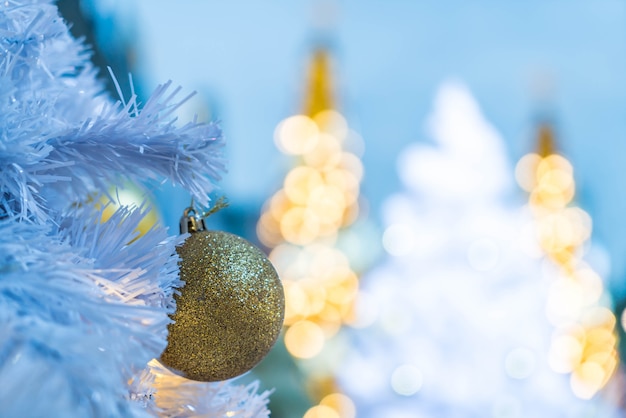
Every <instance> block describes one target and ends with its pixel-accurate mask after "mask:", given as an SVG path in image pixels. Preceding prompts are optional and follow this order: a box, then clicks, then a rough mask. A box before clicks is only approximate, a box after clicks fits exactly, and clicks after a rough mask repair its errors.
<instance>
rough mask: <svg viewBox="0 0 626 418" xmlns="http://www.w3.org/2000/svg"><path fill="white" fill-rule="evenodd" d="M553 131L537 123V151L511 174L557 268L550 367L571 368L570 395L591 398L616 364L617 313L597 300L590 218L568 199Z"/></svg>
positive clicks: (569, 181)
mask: <svg viewBox="0 0 626 418" xmlns="http://www.w3.org/2000/svg"><path fill="white" fill-rule="evenodd" d="M552 135H553V134H552V131H551V129H550V127H549V126H547V125H544V126H542V127H541V128H540V131H539V149H540V153H532V154H528V155H525V156H524V157H522V158H521V159H520V161H519V163H518V165H517V168H516V172H515V175H516V178H517V182H518V183H519V185H520V187H522V188H523V189H524V190H526V191H527V192H529V193H530V197H529V208H530V210H531V212H532V214H533V217H534V227H535V229H534V233H535V237H536V239H537V243H538V244H539V247H540V248H541V250H542V252H543V254H545V256H546V257H547V258H548V259H549V260H551V261H552V262H553V263H554V264H555V265H556V266H557V269H558V271H559V275H558V277H557V278H556V279H555V281H554V282H553V283H552V285H551V289H550V293H549V295H548V306H547V307H546V309H547V315H548V319H549V320H550V322H551V323H552V324H553V325H554V327H555V330H554V334H553V337H552V344H551V348H550V353H549V361H550V366H551V367H552V369H553V370H554V371H556V372H559V373H569V374H570V386H571V388H572V391H573V392H574V394H575V395H576V396H578V397H579V398H582V399H590V398H591V397H593V396H594V395H595V394H596V393H597V392H598V391H599V390H601V389H602V388H603V387H604V386H605V385H606V384H607V383H608V381H609V379H610V378H611V376H612V375H613V372H614V371H615V368H616V366H617V359H618V357H617V351H616V346H617V336H616V333H615V324H616V318H615V315H614V314H613V313H612V312H611V311H610V310H609V309H607V308H605V307H602V306H601V305H600V299H601V296H602V295H603V293H604V289H603V286H602V280H601V278H600V277H599V276H598V274H597V273H596V272H595V271H593V269H591V267H589V266H588V265H586V264H585V263H584V262H583V261H582V252H583V251H582V248H583V246H584V244H585V242H586V241H587V240H588V239H589V238H590V236H591V229H592V227H591V224H592V222H591V217H590V216H589V215H588V214H587V213H586V212H585V211H583V210H582V209H581V208H579V207H576V206H574V205H573V204H572V203H571V202H572V200H573V199H574V195H575V191H576V187H575V182H574V175H573V168H572V165H571V163H570V162H569V161H567V159H565V157H563V156H561V155H559V154H556V153H555V152H554V148H555V147H554V142H553V141H554V140H553V136H552Z"/></svg>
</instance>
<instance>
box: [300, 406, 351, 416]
mask: <svg viewBox="0 0 626 418" xmlns="http://www.w3.org/2000/svg"><path fill="white" fill-rule="evenodd" d="M302 418H343V417H342V416H341V415H339V412H337V411H336V410H335V409H334V408H331V407H330V406H328V405H315V406H314V407H312V408H310V409H309V410H308V411H306V413H305V414H304V416H303V417H302Z"/></svg>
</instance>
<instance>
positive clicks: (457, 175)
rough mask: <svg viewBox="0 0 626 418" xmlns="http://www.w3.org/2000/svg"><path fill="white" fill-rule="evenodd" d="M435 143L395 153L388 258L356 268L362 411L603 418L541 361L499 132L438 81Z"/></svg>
mask: <svg viewBox="0 0 626 418" xmlns="http://www.w3.org/2000/svg"><path fill="white" fill-rule="evenodd" d="M427 126H428V130H429V132H430V134H431V136H432V138H433V139H434V142H435V143H434V144H433V145H426V144H423V145H422V144H414V145H412V146H410V147H409V148H408V149H407V150H405V151H404V152H403V153H402V154H401V156H400V159H399V164H398V166H399V173H400V178H401V180H402V182H403V184H404V186H405V187H406V190H405V191H404V192H403V193H401V194H398V195H395V196H392V197H391V198H389V199H388V201H387V202H386V203H385V206H384V220H385V223H386V229H385V233H384V235H383V244H384V246H385V248H386V250H387V252H388V253H389V257H388V259H387V260H385V262H384V263H383V264H381V265H380V266H379V267H377V268H376V269H374V270H373V271H372V272H371V273H370V274H369V275H367V276H366V277H364V278H363V295H362V297H361V302H360V305H361V309H360V315H361V321H362V322H363V323H364V324H367V326H366V328H365V329H364V330H359V331H355V332H353V336H354V343H355V345H354V349H353V353H352V355H351V356H350V360H349V361H348V362H347V363H346V364H345V367H343V368H342V369H341V371H340V375H341V376H340V380H341V382H342V385H343V389H344V391H345V393H346V394H348V395H349V396H350V397H352V399H353V400H354V401H355V403H356V405H357V416H359V417H360V418H364V417H386V418H404V417H443V418H447V417H463V418H471V417H481V418H484V417H493V418H505V417H507V418H513V417H551V418H558V417H568V418H569V417H612V416H617V412H616V411H615V410H614V409H613V408H612V407H611V406H610V405H609V404H608V403H605V402H602V401H601V399H600V398H599V397H596V398H595V399H593V400H591V401H583V400H580V399H577V398H576V397H575V396H574V395H573V394H572V393H571V390H570V387H569V384H568V379H567V376H565V375H561V374H557V373H556V372H554V371H552V370H551V368H550V367H549V362H548V353H549V349H550V338H551V331H552V328H551V326H550V324H549V323H548V320H547V318H546V314H545V306H546V303H545V302H546V295H547V293H548V288H549V285H550V281H549V280H547V279H546V277H544V276H543V275H542V268H541V266H540V262H539V261H538V260H537V259H533V258H532V257H531V256H530V255H528V254H527V253H525V252H524V250H523V248H524V247H525V246H527V245H528V242H526V243H525V242H524V238H523V237H524V234H523V233H522V230H523V225H525V224H526V223H527V222H528V220H529V216H528V215H527V214H526V213H525V211H524V210H522V209H521V204H519V203H515V202H511V200H512V199H511V196H513V193H512V191H513V190H514V189H513V184H514V183H513V180H512V172H513V170H512V169H511V167H510V166H509V164H508V162H507V160H506V156H505V150H504V148H503V141H502V139H501V138H500V136H499V135H498V133H497V132H496V130H495V129H494V128H493V127H492V126H491V125H490V124H489V122H487V121H486V120H485V118H484V116H483V115H482V114H481V111H480V109H479V106H478V105H477V103H476V102H475V100H474V99H473V97H472V95H471V94H470V92H469V91H468V90H467V88H465V87H464V86H463V85H462V84H459V83H456V82H448V83H445V84H444V85H443V86H442V87H441V88H440V90H439V92H438V94H437V97H436V100H435V107H434V112H433V113H432V115H431V117H430V118H429V120H428V125H427Z"/></svg>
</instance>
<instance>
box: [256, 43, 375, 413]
mask: <svg viewBox="0 0 626 418" xmlns="http://www.w3.org/2000/svg"><path fill="white" fill-rule="evenodd" d="M310 70H311V71H310V80H309V86H308V91H307V97H306V98H305V102H306V103H305V106H304V107H305V112H304V113H305V114H299V115H294V116H290V117H288V118H286V119H284V120H283V121H281V122H280V123H279V124H278V126H277V127H276V129H275V132H274V139H275V143H276V145H277V147H278V148H279V149H280V150H281V151H282V152H283V153H284V154H287V155H292V156H295V157H297V159H298V163H297V164H296V166H295V167H293V168H292V169H291V170H290V171H289V173H288V174H287V175H286V177H285V180H284V183H283V187H282V188H281V189H280V190H279V191H278V192H277V193H275V194H274V195H273V196H272V197H271V198H270V199H269V200H268V201H267V202H266V204H265V206H264V208H263V212H262V214H261V217H260V219H259V222H258V224H257V235H258V237H259V239H260V240H261V242H262V243H263V244H264V245H266V246H267V247H269V248H272V251H271V252H270V255H269V257H270V260H272V262H273V264H274V266H275V267H276V269H277V271H278V272H279V275H280V277H281V280H282V282H283V286H284V289H285V326H286V331H285V334H284V342H285V346H286V348H287V351H288V352H289V353H290V354H291V355H292V356H293V357H295V358H298V359H313V358H315V359H316V360H318V359H320V358H321V357H322V356H320V353H322V352H323V349H324V347H325V345H326V344H327V342H328V340H329V339H330V338H331V337H333V336H334V335H335V334H336V333H337V332H338V331H339V329H340V328H341V326H342V325H343V324H345V323H350V322H351V321H353V319H354V318H353V317H354V304H355V300H356V296H357V292H358V277H357V274H356V273H355V272H354V271H353V270H352V268H351V264H352V262H351V261H353V260H350V259H349V258H348V255H347V254H346V253H344V252H343V251H342V250H341V249H339V248H338V246H337V240H338V237H339V234H340V230H341V229H343V228H345V227H347V226H349V225H351V224H352V223H353V222H354V221H355V220H356V219H357V217H358V215H359V201H358V198H359V184H360V182H361V178H362V176H363V165H362V163H361V161H360V159H359V157H358V156H357V155H356V154H355V153H353V152H351V151H352V150H355V151H356V152H359V148H361V146H362V143H361V139H360V137H359V136H358V134H356V133H355V132H353V131H352V130H350V128H349V127H348V123H347V122H346V119H345V118H344V117H343V116H342V115H341V114H340V113H339V112H337V111H336V110H334V106H333V102H332V99H331V96H332V94H331V93H332V92H331V86H330V73H329V56H328V53H327V52H326V51H325V50H318V51H317V52H316V53H315V55H314V56H313V60H312V63H311V68H310ZM349 150H350V151H349ZM322 362H323V361H322ZM318 372H319V370H318ZM329 373H330V371H329ZM318 392H320V395H321V396H319V398H321V401H320V403H319V404H317V405H315V406H313V407H312V408H311V409H309V410H308V411H307V412H306V414H305V417H306V418H335V417H337V418H339V417H341V418H344V417H345V418H351V417H354V415H355V412H354V404H353V403H352V401H351V400H350V399H349V398H347V397H346V396H345V395H342V394H339V393H330V392H333V390H332V389H323V390H319V391H318ZM324 395H327V396H324Z"/></svg>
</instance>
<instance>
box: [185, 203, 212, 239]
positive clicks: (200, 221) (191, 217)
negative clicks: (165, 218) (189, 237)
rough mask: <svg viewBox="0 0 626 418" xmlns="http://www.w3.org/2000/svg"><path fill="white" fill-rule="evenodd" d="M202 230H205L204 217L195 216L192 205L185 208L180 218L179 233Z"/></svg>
mask: <svg viewBox="0 0 626 418" xmlns="http://www.w3.org/2000/svg"><path fill="white" fill-rule="evenodd" d="M204 230H206V225H205V223H204V218H201V217H199V216H197V213H196V210H195V209H194V208H192V207H188V208H187V209H185V211H184V212H183V216H181V218H180V233H181V234H186V233H188V232H190V233H194V232H200V231H204Z"/></svg>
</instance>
